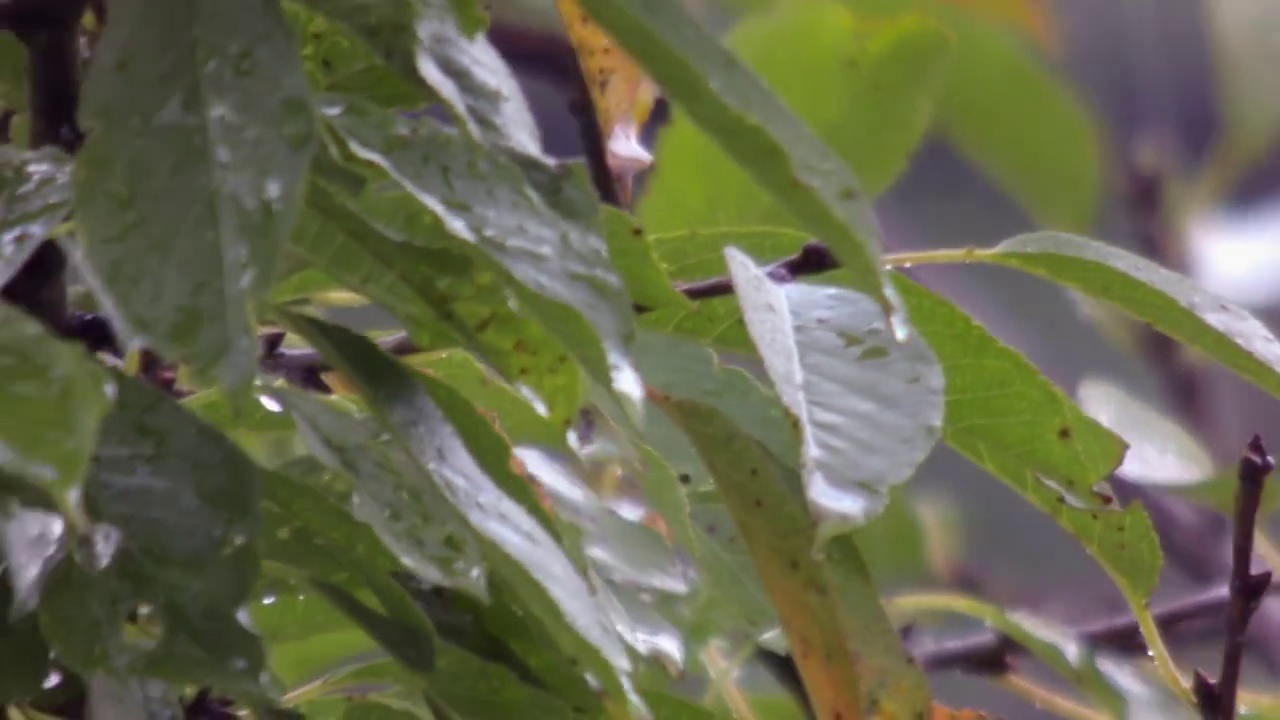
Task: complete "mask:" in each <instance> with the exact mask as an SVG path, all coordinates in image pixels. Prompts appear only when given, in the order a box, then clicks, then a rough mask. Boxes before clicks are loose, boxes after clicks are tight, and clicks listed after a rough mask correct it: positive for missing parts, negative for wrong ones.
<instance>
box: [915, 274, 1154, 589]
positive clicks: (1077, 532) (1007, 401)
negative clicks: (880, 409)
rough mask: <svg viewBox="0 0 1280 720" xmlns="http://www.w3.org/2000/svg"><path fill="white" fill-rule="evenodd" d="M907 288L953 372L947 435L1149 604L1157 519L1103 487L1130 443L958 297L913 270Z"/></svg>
mask: <svg viewBox="0 0 1280 720" xmlns="http://www.w3.org/2000/svg"><path fill="white" fill-rule="evenodd" d="M898 289H899V291H900V292H901V293H902V294H903V300H904V302H905V303H906V305H907V308H908V309H909V312H911V317H912V321H913V322H914V324H915V326H916V329H917V330H919V332H920V334H921V335H923V336H924V337H925V339H927V340H928V341H929V344H930V345H931V346H933V349H934V351H935V352H936V353H937V354H938V359H939V360H940V361H941V362H942V367H943V372H944V373H945V374H946V379H947V411H946V417H947V421H946V424H945V425H944V426H943V437H944V438H945V440H946V442H947V444H948V445H950V446H951V447H952V448H953V449H955V450H956V451H957V452H959V453H960V454H961V455H964V456H965V457H967V458H968V459H969V460H971V461H973V462H974V463H975V464H977V465H979V466H980V467H982V468H983V469H985V470H987V471H988V472H990V473H991V474H992V475H994V476H996V477H997V478H1000V479H1001V480H1003V481H1004V482H1006V483H1008V484H1009V486H1010V487H1012V488H1013V489H1014V490H1015V491H1016V492H1017V493H1018V494H1019V495H1021V496H1022V497H1023V498H1024V499H1025V500H1027V501H1028V502H1030V503H1031V504H1032V505H1034V506H1035V507H1037V508H1038V509H1039V510H1041V511H1042V512H1044V513H1046V514H1048V515H1049V516H1050V517H1052V518H1054V520H1056V521H1057V523H1058V524H1059V525H1060V526H1062V528H1063V529H1064V530H1066V531H1067V532H1069V533H1071V534H1072V535H1073V536H1075V537H1076V539H1077V540H1079V541H1080V543H1081V544H1082V545H1083V546H1084V548H1085V549H1086V550H1088V551H1089V554H1091V555H1092V556H1093V557H1094V558H1095V559H1096V560H1097V561H1098V562H1099V563H1100V564H1101V565H1102V567H1103V569H1105V570H1106V571H1107V573H1108V574H1109V575H1111V577H1112V579H1113V580H1115V582H1116V583H1117V584H1118V585H1119V586H1120V587H1121V589H1122V590H1123V591H1124V593H1125V596H1126V597H1127V598H1128V599H1129V600H1130V601H1131V602H1133V603H1135V605H1136V606H1139V607H1141V606H1142V605H1144V603H1145V601H1146V599H1147V598H1148V597H1149V596H1150V594H1151V591H1152V590H1154V589H1155V586H1156V582H1157V581H1158V580H1159V577H1160V564H1161V555H1160V544H1159V539H1158V538H1157V537H1156V535H1155V531H1154V529H1153V528H1152V526H1151V520H1150V519H1149V518H1148V517H1147V514H1146V512H1145V511H1144V510H1143V509H1142V508H1141V507H1140V506H1137V505H1131V506H1129V507H1127V508H1125V509H1124V510H1123V511H1117V510H1115V509H1114V508H1111V507H1109V504H1110V498H1109V497H1107V496H1105V495H1100V494H1098V493H1097V492H1096V491H1095V486H1097V485H1098V484H1099V483H1101V482H1103V481H1105V480H1106V478H1107V476H1108V475H1109V474H1110V473H1111V471H1112V470H1114V469H1115V468H1116V466H1117V465H1119V463H1120V459H1121V457H1122V456H1123V455H1124V451H1125V445H1124V443H1123V442H1122V441H1121V440H1120V439H1119V438H1118V437H1116V436H1115V435H1113V434H1112V433H1111V432H1110V431H1109V430H1107V429H1106V428H1105V427H1103V426H1102V425H1100V424H1098V423H1097V422H1096V421H1094V420H1093V419H1092V418H1090V417H1089V416H1087V415H1085V414H1084V412H1083V411H1081V410H1080V408H1079V407H1077V406H1076V405H1075V403H1073V402H1071V399H1070V398H1068V397H1067V396H1066V395H1064V394H1063V393H1062V392H1061V391H1060V390H1058V389H1057V388H1056V387H1054V385H1053V383H1051V382H1050V381H1049V380H1048V379H1047V378H1045V377H1044V376H1043V375H1041V374H1040V372H1039V371H1038V370H1037V369H1036V368H1035V366H1034V365H1032V364H1031V362H1030V361H1028V360H1027V359H1026V358H1025V357H1023V356H1022V355H1021V354H1020V353H1018V352H1017V351H1016V350H1014V349H1013V348H1010V347H1008V346H1007V345H1004V344H1003V343H1001V342H1000V341H999V340H997V339H996V338H994V337H993V336H992V335H991V334H990V333H989V332H987V330H986V329H985V328H983V327H982V326H981V325H979V324H978V323H977V322H975V321H974V320H973V319H972V318H970V317H969V316H968V315H966V314H965V313H964V312H962V311H961V310H959V309H958V308H956V307H955V306H954V305H952V304H951V303H949V302H947V301H946V300H944V299H942V298H941V297H939V296H938V295H936V294H934V293H932V292H930V291H928V290H926V289H924V288H923V287H921V286H919V285H916V284H915V283H912V282H911V281H909V280H907V279H906V278H900V279H899V282H898Z"/></svg>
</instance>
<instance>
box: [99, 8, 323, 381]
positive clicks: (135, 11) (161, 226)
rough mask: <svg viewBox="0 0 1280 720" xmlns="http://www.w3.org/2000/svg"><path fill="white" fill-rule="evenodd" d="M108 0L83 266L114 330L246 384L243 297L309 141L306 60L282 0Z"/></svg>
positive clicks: (255, 283)
mask: <svg viewBox="0 0 1280 720" xmlns="http://www.w3.org/2000/svg"><path fill="white" fill-rule="evenodd" d="M113 10H114V12H112V15H111V22H110V24H109V25H108V26H107V27H106V29H105V30H104V32H103V34H102V37H101V40H100V41H99V43H98V46H97V48H96V49H95V51H94V62H93V64H92V66H91V68H90V71H89V75H88V79H87V80H86V81H85V90H84V102H83V106H82V109H81V116H82V118H83V120H84V123H85V126H86V130H87V131H88V140H87V141H86V142H85V145H84V148H83V149H82V150H81V151H80V153H79V155H78V156H77V158H76V166H75V178H74V181H75V192H76V216H77V221H78V223H79V226H80V230H81V233H82V237H81V242H80V243H79V244H78V245H77V248H78V251H79V255H80V258H79V259H80V265H81V268H82V270H83V271H84V272H85V275H86V280H87V281H88V282H89V284H90V286H91V287H92V288H93V289H94V291H95V293H96V294H97V295H98V297H99V299H100V301H101V304H102V307H103V308H104V310H105V311H106V313H107V314H108V315H109V316H110V317H111V319H112V321H113V325H114V328H115V330H116V332H117V333H119V334H120V335H121V337H122V338H123V339H124V340H126V341H128V342H130V343H136V344H145V345H146V346H147V347H149V348H151V349H153V350H155V351H157V352H158V353H160V354H161V355H163V356H164V357H165V358H166V359H168V360H171V361H182V362H185V363H190V364H191V365H192V366H193V367H194V368H195V370H196V371H197V373H198V374H200V375H205V376H216V377H217V379H218V380H219V381H221V382H222V383H223V384H225V385H227V386H229V387H232V388H236V389H240V388H243V387H246V386H247V385H248V383H249V381H250V379H251V378H252V377H253V373H254V371H255V369H256V356H257V349H258V348H257V339H256V337H255V335H254V332H253V326H252V324H251V322H250V316H249V309H250V306H251V304H252V303H254V302H256V301H258V300H260V299H262V298H263V296H264V295H265V293H266V292H267V291H268V289H269V288H270V286H271V282H272V281H273V279H274V274H275V268H276V256H277V254H278V251H279V249H280V247H281V246H282V244H283V243H284V241H285V239H286V238H287V237H288V235H289V232H290V230H291V229H292V227H293V223H294V220H295V218H296V216H297V212H298V208H299V207H300V206H301V203H302V190H303V182H304V180H305V177H306V174H307V168H308V165H309V164H310V160H311V154H312V151H313V148H314V146H315V138H316V128H315V120H314V116H313V114H312V108H311V99H310V95H309V93H308V91H307V80H306V75H305V73H304V71H303V68H302V64H301V60H300V59H299V57H298V53H297V50H296V48H295V47H294V43H293V40H292V38H291V37H290V35H289V30H288V28H287V26H286V24H285V22H284V18H283V17H282V16H281V14H280V9H279V5H278V4H277V3H263V2H260V1H259V0H226V1H225V2H218V3H213V4H209V3H205V2H201V1H200V0H143V1H140V2H130V3H127V4H124V5H121V6H120V7H119V8H114V9H113ZM142 128H145V129H146V131H145V132H142V131H141V129H142Z"/></svg>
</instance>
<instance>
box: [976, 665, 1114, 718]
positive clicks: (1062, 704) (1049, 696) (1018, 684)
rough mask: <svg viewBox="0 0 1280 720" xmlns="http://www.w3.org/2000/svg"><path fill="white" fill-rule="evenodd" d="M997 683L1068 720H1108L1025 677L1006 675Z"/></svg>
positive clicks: (1038, 706) (1103, 715)
mask: <svg viewBox="0 0 1280 720" xmlns="http://www.w3.org/2000/svg"><path fill="white" fill-rule="evenodd" d="M995 683H996V684H997V685H999V686H1000V687H1002V688H1004V689H1005V690H1008V691H1009V692H1011V693H1013V694H1014V695H1017V696H1018V697H1021V698H1023V699H1024V700H1026V701H1027V702H1029V703H1031V704H1032V705H1035V706H1036V707H1037V708H1039V709H1041V710H1046V711H1048V712H1051V713H1053V714H1054V715H1057V716H1058V717H1062V718H1067V720H1108V718H1107V716H1106V715H1105V714H1103V713H1100V712H1098V711H1097V710H1094V709H1092V708H1090V707H1086V706H1085V705H1082V704H1081V703H1078V702H1076V701H1075V700H1072V699H1071V698H1069V697H1067V696H1065V695H1061V694H1059V693H1056V692H1054V691H1053V690H1050V689H1049V688H1047V687H1045V686H1043V685H1041V684H1039V683H1037V682H1035V681H1034V680H1032V679H1030V678H1028V677H1026V676H1024V675H1013V674H1010V675H1005V676H1003V677H1001V678H999V679H997V680H996V681H995Z"/></svg>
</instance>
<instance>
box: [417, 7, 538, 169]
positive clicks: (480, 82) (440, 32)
mask: <svg viewBox="0 0 1280 720" xmlns="http://www.w3.org/2000/svg"><path fill="white" fill-rule="evenodd" d="M416 2H417V3H418V4H419V5H420V6H421V7H422V10H421V11H420V13H419V14H418V17H417V21H416V22H415V23H414V30H415V31H416V32H417V35H418V46H417V53H416V59H417V63H418V72H419V73H420V74H421V75H422V77H423V79H425V80H426V81H427V84H428V85H430V86H431V88H432V89H433V90H435V91H436V94H437V95H439V96H440V97H441V98H442V99H443V100H444V101H445V103H446V104H448V106H449V107H450V109H452V110H453V113H454V115H455V116H456V117H457V118H458V120H459V121H461V123H462V125H463V127H465V128H466V129H467V131H468V132H470V133H471V134H472V135H473V136H474V137H476V138H477V139H479V140H483V141H486V142H497V143H502V144H505V145H509V146H510V147H512V148H515V149H516V150H519V151H520V152H522V153H527V154H529V155H533V156H538V155H540V154H541V153H542V136H541V134H540V132H539V130H538V122H537V120H535V119H534V117H533V112H532V111H531V110H530V109H529V105H528V103H527V102H526V101H525V97H524V92H523V91H522V90H521V88H520V84H519V83H518V82H516V78H515V75H514V74H513V73H512V72H511V68H510V67H508V66H507V61H506V60H505V59H504V58H503V57H502V55H500V54H498V51H497V49H496V48H494V47H493V45H492V44H491V43H490V42H489V39H488V37H486V36H485V35H484V34H483V33H478V32H476V30H477V29H478V28H476V26H475V25H476V23H475V17H476V15H477V14H478V11H477V10H476V9H475V7H474V5H473V3H472V2H471V1H470V0H465V1H464V0H416ZM464 5H472V8H471V11H470V12H467V13H465V14H462V13H459V9H460V7H459V6H464Z"/></svg>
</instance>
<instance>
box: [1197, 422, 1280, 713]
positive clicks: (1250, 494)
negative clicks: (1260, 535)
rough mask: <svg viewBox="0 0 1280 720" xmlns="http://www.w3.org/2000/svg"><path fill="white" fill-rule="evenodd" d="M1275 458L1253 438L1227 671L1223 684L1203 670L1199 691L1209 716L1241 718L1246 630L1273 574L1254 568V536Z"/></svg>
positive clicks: (1237, 519) (1235, 546)
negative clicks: (1239, 702)
mask: <svg viewBox="0 0 1280 720" xmlns="http://www.w3.org/2000/svg"><path fill="white" fill-rule="evenodd" d="M1274 469H1275V461H1274V460H1272V459H1271V457H1270V456H1269V455H1268V454H1267V449H1266V448H1265V447H1264V446H1263V445H1262V438H1260V437H1258V436H1257V435H1254V436H1253V439H1252V440H1250V441H1249V444H1248V446H1247V447H1246V448H1245V451H1244V455H1242V456H1241V458H1240V470H1239V480H1240V486H1239V488H1238V490H1237V491H1236V507H1235V514H1234V518H1233V520H1234V533H1233V535H1232V543H1231V583H1230V587H1231V603H1230V604H1229V605H1228V606H1227V627H1226V642H1224V643H1223V648H1222V669H1221V671H1220V672H1219V674H1218V680H1217V682H1214V681H1211V680H1209V679H1208V678H1207V677H1206V676H1205V675H1204V674H1202V673H1199V672H1197V673H1196V678H1195V694H1196V699H1197V701H1198V703H1199V706H1200V712H1201V716H1202V717H1203V718H1204V719H1205V720H1230V718H1234V717H1235V716H1236V697H1237V694H1238V692H1239V686H1240V664H1241V662H1242V661H1243V660H1244V645H1245V633H1246V632H1247V631H1248V629H1249V620H1250V619H1251V618H1252V617H1253V613H1254V611H1256V610H1257V609H1258V604H1259V603H1261V602H1262V596H1263V595H1264V594H1265V593H1266V589H1267V587H1268V586H1270V584H1271V572H1270V571H1269V570H1268V571H1263V572H1259V573H1255V572H1253V569H1252V568H1253V539H1254V537H1255V536H1256V535H1257V530H1256V528H1257V522H1258V508H1259V506H1260V505H1261V504H1262V491H1263V490H1264V488H1265V484H1266V480H1267V476H1268V475H1270V474H1271V471H1272V470H1274Z"/></svg>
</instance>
